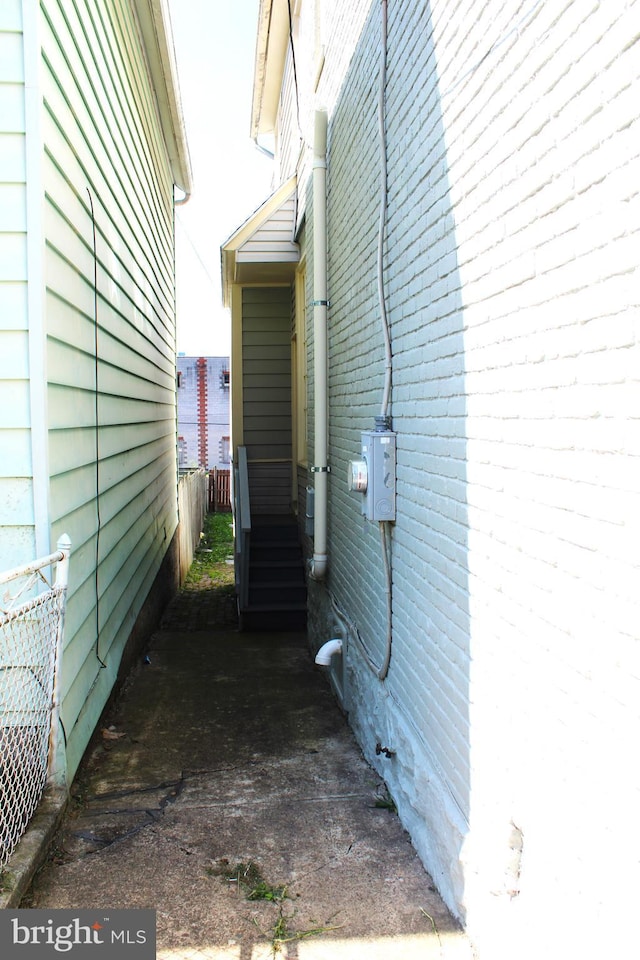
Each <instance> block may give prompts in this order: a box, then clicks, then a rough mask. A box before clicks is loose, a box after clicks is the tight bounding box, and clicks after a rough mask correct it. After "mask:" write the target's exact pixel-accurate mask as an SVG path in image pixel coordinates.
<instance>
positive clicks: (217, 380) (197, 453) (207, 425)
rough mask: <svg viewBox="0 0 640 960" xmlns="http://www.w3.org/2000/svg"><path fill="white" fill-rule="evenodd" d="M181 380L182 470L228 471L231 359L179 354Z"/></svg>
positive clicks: (179, 410) (179, 403) (179, 451)
mask: <svg viewBox="0 0 640 960" xmlns="http://www.w3.org/2000/svg"><path fill="white" fill-rule="evenodd" d="M177 377H178V464H179V466H180V468H181V469H188V468H190V467H204V468H205V470H213V469H214V467H218V468H220V469H223V470H228V469H229V468H230V463H231V453H230V440H229V436H230V435H229V388H230V377H229V358H228V357H184V356H182V355H179V356H178V361H177Z"/></svg>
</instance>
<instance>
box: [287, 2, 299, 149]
mask: <svg viewBox="0 0 640 960" xmlns="http://www.w3.org/2000/svg"><path fill="white" fill-rule="evenodd" d="M287 8H288V10H289V43H290V45H291V64H292V67H293V85H294V87H295V91H296V118H297V121H298V133H300V134H302V127H301V126H300V95H299V93H298V71H297V69H296V51H295V48H294V46H293V14H292V13H291V0H287Z"/></svg>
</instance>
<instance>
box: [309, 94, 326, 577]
mask: <svg viewBox="0 0 640 960" xmlns="http://www.w3.org/2000/svg"><path fill="white" fill-rule="evenodd" d="M327 306H328V303H327V111H326V110H316V115H315V131H314V142H313V378H314V386H313V390H314V404H313V416H314V420H313V422H314V465H313V467H312V468H311V470H312V472H313V474H314V487H315V511H314V521H313V559H312V561H311V567H310V576H311V578H312V579H313V580H324V579H325V577H326V575H327V512H328V504H327V493H328V482H327V481H328V473H329V464H328V460H327V447H328V424H327V419H328V376H327Z"/></svg>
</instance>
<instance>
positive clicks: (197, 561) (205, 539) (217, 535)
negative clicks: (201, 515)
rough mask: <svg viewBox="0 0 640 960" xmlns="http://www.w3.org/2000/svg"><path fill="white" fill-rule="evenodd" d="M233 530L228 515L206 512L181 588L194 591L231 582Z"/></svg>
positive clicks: (232, 578)
mask: <svg viewBox="0 0 640 960" xmlns="http://www.w3.org/2000/svg"><path fill="white" fill-rule="evenodd" d="M229 560H233V528H232V517H231V514H230V513H208V514H207V515H206V517H205V520H204V530H203V531H202V535H201V537H200V545H199V547H198V549H197V550H196V552H195V556H194V558H193V563H192V564H191V568H190V570H189V573H188V574H187V576H186V579H185V582H184V585H185V587H187V588H191V589H193V588H194V587H196V588H203V587H210V586H225V585H228V584H232V583H233V582H234V576H233V562H231V563H229Z"/></svg>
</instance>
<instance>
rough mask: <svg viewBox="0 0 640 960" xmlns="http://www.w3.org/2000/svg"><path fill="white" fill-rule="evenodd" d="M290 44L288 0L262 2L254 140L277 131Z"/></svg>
mask: <svg viewBox="0 0 640 960" xmlns="http://www.w3.org/2000/svg"><path fill="white" fill-rule="evenodd" d="M288 43H289V4H288V2H287V0H260V10H259V13H258V35H257V39H256V54H255V61H254V72H253V103H252V106H251V138H252V140H256V139H257V137H258V136H259V135H260V134H261V133H273V131H274V130H275V127H276V117H277V114H278V102H279V100H280V89H281V87H282V76H283V73H284V64H285V59H286V56H287V45H288Z"/></svg>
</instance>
